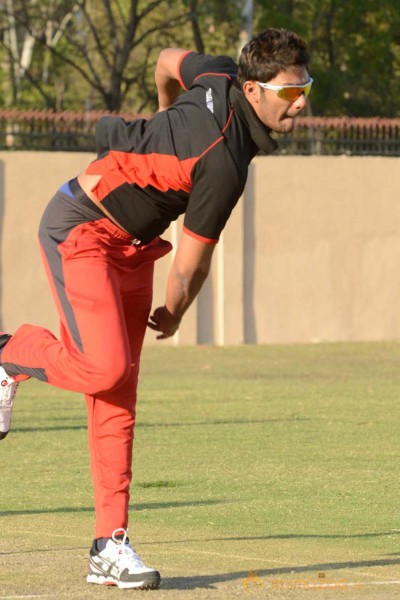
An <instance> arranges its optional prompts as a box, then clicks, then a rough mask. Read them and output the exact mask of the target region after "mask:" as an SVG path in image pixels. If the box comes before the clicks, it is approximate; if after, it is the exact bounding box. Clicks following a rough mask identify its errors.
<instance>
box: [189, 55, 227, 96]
mask: <svg viewBox="0 0 400 600" xmlns="http://www.w3.org/2000/svg"><path fill="white" fill-rule="evenodd" d="M236 73H237V65H236V63H235V62H234V61H233V60H232V59H231V58H230V57H229V56H210V55H209V54H200V53H199V52H187V53H186V54H185V55H184V56H183V58H182V60H181V63H180V66H179V74H180V83H181V85H182V87H183V89H185V90H188V89H190V88H191V87H192V85H193V82H194V80H195V79H196V78H197V77H199V76H201V75H206V74H210V75H211V74H215V75H228V76H229V77H231V78H232V79H234V78H235V77H236Z"/></svg>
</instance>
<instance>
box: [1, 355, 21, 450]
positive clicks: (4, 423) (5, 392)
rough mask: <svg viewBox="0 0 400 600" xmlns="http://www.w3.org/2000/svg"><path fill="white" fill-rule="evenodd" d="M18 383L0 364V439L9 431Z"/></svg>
mask: <svg viewBox="0 0 400 600" xmlns="http://www.w3.org/2000/svg"><path fill="white" fill-rule="evenodd" d="M18 385H19V383H17V382H16V381H15V379H13V377H10V375H7V373H6V372H5V370H4V369H3V367H1V366H0V440H4V438H5V437H6V435H7V433H8V432H9V431H10V424H11V415H12V409H13V402H14V398H15V394H16V393H17V388H18Z"/></svg>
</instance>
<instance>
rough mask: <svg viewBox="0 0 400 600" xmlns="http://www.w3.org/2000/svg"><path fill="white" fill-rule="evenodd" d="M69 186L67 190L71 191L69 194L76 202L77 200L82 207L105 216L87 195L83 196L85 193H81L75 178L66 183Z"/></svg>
mask: <svg viewBox="0 0 400 600" xmlns="http://www.w3.org/2000/svg"><path fill="white" fill-rule="evenodd" d="M68 185H69V189H70V190H71V192H72V193H73V195H74V196H75V198H77V200H79V202H80V203H81V204H83V206H86V207H87V208H90V209H91V210H94V211H95V212H96V213H97V214H98V215H100V216H102V217H105V214H104V213H103V211H102V210H101V208H99V207H98V206H97V205H96V204H95V203H94V202H93V201H92V200H91V199H90V198H89V196H88V195H87V194H85V192H84V191H83V189H82V188H81V186H80V185H79V182H78V179H77V178H76V177H75V179H71V180H70V181H69V182H68Z"/></svg>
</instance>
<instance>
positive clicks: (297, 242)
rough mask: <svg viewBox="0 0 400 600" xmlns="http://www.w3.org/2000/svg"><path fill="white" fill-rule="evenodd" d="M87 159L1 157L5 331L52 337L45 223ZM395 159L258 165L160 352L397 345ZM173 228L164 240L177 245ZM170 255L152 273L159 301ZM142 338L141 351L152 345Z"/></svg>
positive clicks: (0, 300) (399, 284)
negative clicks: (47, 210) (197, 291)
mask: <svg viewBox="0 0 400 600" xmlns="http://www.w3.org/2000/svg"><path fill="white" fill-rule="evenodd" d="M91 159H92V156H91V155H89V154H80V153H76V154H75V153H74V154H68V153H33V152H32V153H29V152H8V153H6V152H3V153H0V236H1V237H0V282H1V291H0V330H3V331H8V332H11V333H12V331H13V330H14V329H15V328H16V327H18V325H20V324H21V323H22V322H31V323H36V324H39V325H44V326H46V327H49V328H50V329H52V330H53V331H55V332H56V331H58V318H57V315H56V312H55V310H54V307H53V302H52V299H51V296H50V292H49V290H48V287H47V283H46V279H45V276H44V272H43V269H42V266H41V262H40V257H39V252H38V247H37V235H36V232H37V227H38V223H39V220H40V217H41V213H42V211H43V209H44V207H45V206H46V204H47V202H48V200H49V199H50V197H51V196H52V194H53V193H54V191H55V190H56V189H57V187H58V186H59V185H60V184H61V183H62V182H63V181H65V180H66V179H69V178H70V177H72V176H74V175H75V174H77V173H78V172H80V171H81V170H82V169H83V168H84V167H85V165H86V164H87V163H88V162H89V161H90V160H91ZM397 162H398V159H396V158H380V157H377V158H372V157H366V158H360V157H294V156H291V157H258V158H256V159H255V161H254V162H253V165H252V166H251V169H250V174H249V180H248V184H247V187H246V191H245V194H244V197H243V198H242V200H241V201H240V202H239V204H238V206H237V207H236V209H235V210H234V212H233V215H232V217H231V219H230V221H229V223H228V226H227V228H226V230H225V232H224V234H223V238H222V240H221V241H220V243H219V244H218V246H217V248H216V251H215V256H214V261H213V269H212V273H211V276H210V277H209V279H208V280H207V282H206V284H205V286H204V289H203V290H202V292H201V295H200V297H199V299H198V301H197V302H196V303H195V304H194V305H193V306H192V307H191V308H190V310H189V311H188V314H187V315H186V318H185V320H184V322H183V324H182V326H181V329H180V331H179V333H178V334H177V335H176V336H175V338H174V339H172V340H168V341H166V342H162V343H164V344H174V343H180V344H194V343H217V344H235V343H242V342H246V343H292V342H315V341H336V340H384V339H400V319H399V318H398V314H397V312H398V306H399V301H400V278H399V276H398V271H399V264H400V202H399V200H398V190H399V189H400V172H399V169H398V165H397ZM179 231H180V222H178V223H177V224H176V223H175V224H173V225H172V226H171V228H170V230H169V231H168V232H167V234H166V235H165V237H166V238H168V239H171V240H172V241H173V243H175V244H176V241H177V239H178V238H179ZM171 258H172V256H171V255H169V256H167V257H166V258H164V259H162V260H161V261H159V263H157V268H156V281H155V293H154V304H155V305H159V304H162V303H163V301H164V290H165V281H166V277H167V273H168V268H169V264H170V261H171ZM154 341H155V335H154V333H153V332H151V331H149V332H148V334H147V337H146V343H154Z"/></svg>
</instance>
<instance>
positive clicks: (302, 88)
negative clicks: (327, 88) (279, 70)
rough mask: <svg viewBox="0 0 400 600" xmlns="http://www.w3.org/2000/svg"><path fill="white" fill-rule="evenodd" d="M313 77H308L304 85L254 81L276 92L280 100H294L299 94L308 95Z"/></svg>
mask: <svg viewBox="0 0 400 600" xmlns="http://www.w3.org/2000/svg"><path fill="white" fill-rule="evenodd" d="M313 81H314V80H313V79H312V77H310V79H309V80H308V81H307V83H305V84H304V85H297V84H296V83H295V84H288V85H273V84H272V83H261V81H256V83H257V84H258V85H259V86H260V87H262V88H264V89H265V90H272V91H273V92H276V94H277V96H278V97H279V98H282V100H286V101H287V102H295V101H296V100H297V98H298V97H299V96H301V94H304V96H306V97H307V96H308V94H309V93H310V91H311V86H312V84H313Z"/></svg>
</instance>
